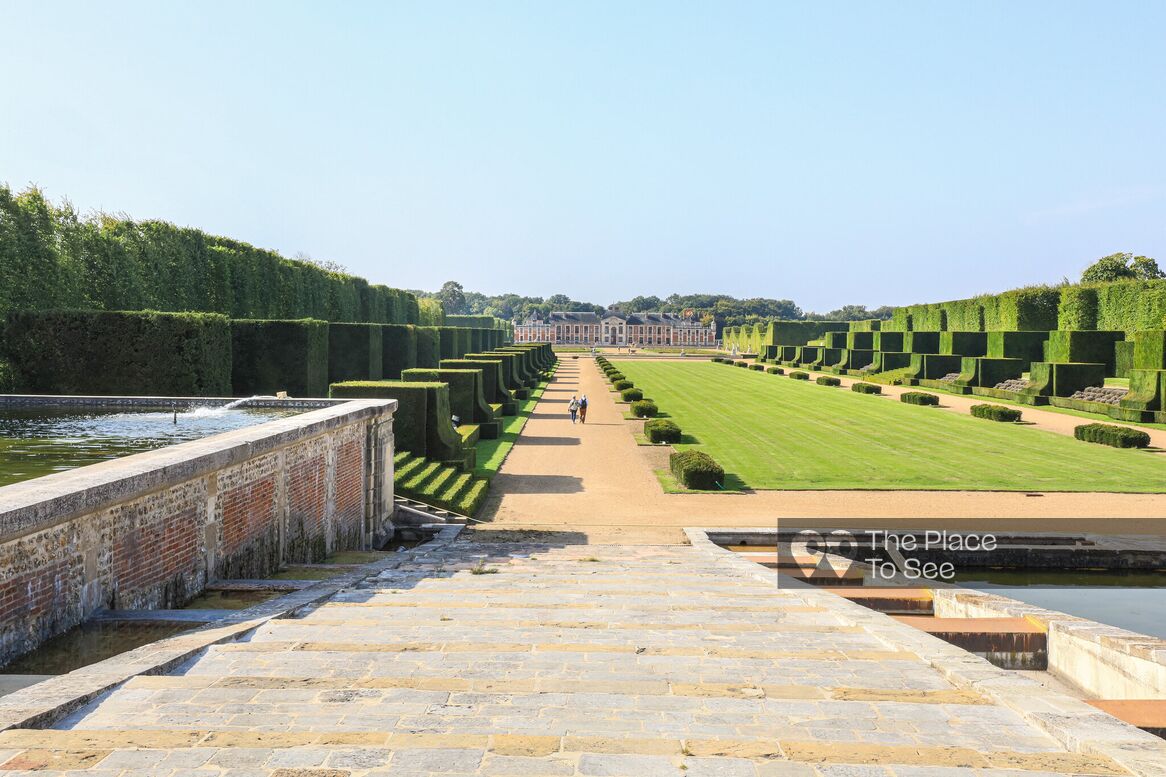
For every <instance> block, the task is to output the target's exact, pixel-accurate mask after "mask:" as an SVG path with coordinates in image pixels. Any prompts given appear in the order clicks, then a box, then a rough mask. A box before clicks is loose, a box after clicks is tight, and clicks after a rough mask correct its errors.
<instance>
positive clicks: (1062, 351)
mask: <svg viewBox="0 0 1166 777" xmlns="http://www.w3.org/2000/svg"><path fill="white" fill-rule="evenodd" d="M1124 339H1125V333H1124V332H1117V331H1108V332H1100V331H1099V332H1069V331H1057V332H1049V341H1048V344H1047V345H1046V346H1045V358H1044V359H1043V361H1046V362H1054V363H1057V364H1065V363H1068V362H1090V363H1093V362H1096V363H1100V364H1104V365H1105V374H1106V375H1110V376H1113V375H1114V373H1115V372H1116V368H1117V356H1116V353H1115V351H1114V343H1116V342H1118V341H1120V340H1124ZM1099 385H1100V384H1099Z"/></svg>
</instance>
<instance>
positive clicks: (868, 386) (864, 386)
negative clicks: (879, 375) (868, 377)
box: [850, 383, 883, 394]
mask: <svg viewBox="0 0 1166 777" xmlns="http://www.w3.org/2000/svg"><path fill="white" fill-rule="evenodd" d="M850 390H851V391H857V392H858V393H859V394H881V393H883V387H882V386H879V385H876V384H874V383H851V384H850Z"/></svg>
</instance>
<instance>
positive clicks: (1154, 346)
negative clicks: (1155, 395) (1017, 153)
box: [1131, 329, 1166, 370]
mask: <svg viewBox="0 0 1166 777" xmlns="http://www.w3.org/2000/svg"><path fill="white" fill-rule="evenodd" d="M1131 369H1135V370H1166V331H1163V330H1161V329H1154V330H1151V331H1148V332H1137V333H1135V334H1134V358H1133V363H1132V364H1131Z"/></svg>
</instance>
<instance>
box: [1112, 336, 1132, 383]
mask: <svg viewBox="0 0 1166 777" xmlns="http://www.w3.org/2000/svg"><path fill="white" fill-rule="evenodd" d="M1135 346H1136V343H1135V342H1134V341H1133V340H1122V341H1121V342H1119V343H1114V344H1113V374H1114V377H1116V378H1128V377H1129V376H1130V373H1131V372H1133V370H1134V350H1135Z"/></svg>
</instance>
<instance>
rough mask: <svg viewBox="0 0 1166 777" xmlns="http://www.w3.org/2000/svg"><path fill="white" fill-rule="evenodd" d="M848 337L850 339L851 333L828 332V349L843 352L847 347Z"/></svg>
mask: <svg viewBox="0 0 1166 777" xmlns="http://www.w3.org/2000/svg"><path fill="white" fill-rule="evenodd" d="M848 337H850V333H849V332H827V333H826V347H827V348H837V349H838V350H842V349H843V348H845V347H846V340H847V338H848Z"/></svg>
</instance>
